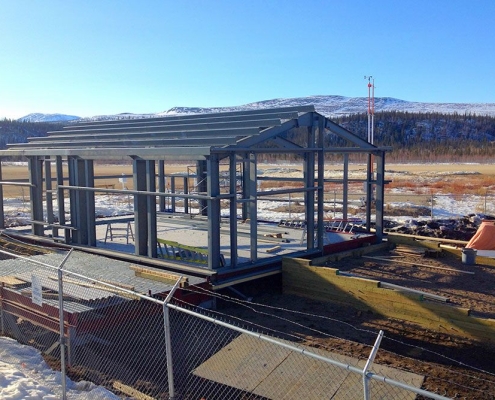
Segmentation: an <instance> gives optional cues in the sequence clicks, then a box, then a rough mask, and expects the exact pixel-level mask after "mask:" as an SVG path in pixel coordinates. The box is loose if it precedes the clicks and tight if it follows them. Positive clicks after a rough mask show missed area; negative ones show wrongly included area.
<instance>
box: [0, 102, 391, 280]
mask: <svg viewBox="0 0 495 400" xmlns="http://www.w3.org/2000/svg"><path fill="white" fill-rule="evenodd" d="M294 128H305V129H306V132H307V133H306V135H305V138H304V143H295V142H294V141H291V140H290V138H288V135H287V134H288V133H289V132H291V131H292V130H293V129H294ZM326 135H337V136H338V137H339V138H341V139H342V140H343V142H345V143H346V144H345V145H344V146H342V147H330V146H326V145H325V143H326V140H325V137H326ZM389 150H390V148H385V147H377V146H374V145H373V144H371V143H368V142H367V141H366V140H364V139H361V138H360V137H358V136H357V135H355V134H353V133H351V132H349V131H348V130H346V129H344V128H343V127H341V126H339V125H337V124H335V123H334V122H332V121H331V120H329V119H328V118H326V117H324V116H323V115H321V114H319V113H317V112H316V111H315V109H314V107H313V106H306V107H288V108H277V109H263V110H253V111H241V112H223V113H215V114H197V115H186V116H168V117H160V118H147V119H131V120H129V119H122V120H113V121H99V122H82V123H76V124H74V125H70V126H67V127H65V128H63V129H62V130H60V131H54V132H49V134H48V136H47V137H36V138H30V139H29V141H28V143H20V144H10V145H9V146H8V149H7V150H2V151H0V160H5V159H6V158H8V157H11V156H16V157H19V156H24V157H26V158H27V160H28V167H29V184H27V186H28V187H29V190H30V206H31V233H32V234H33V235H35V236H39V237H43V236H46V235H45V229H47V228H48V229H49V228H51V229H52V235H53V237H55V236H57V235H58V231H59V230H63V231H64V241H65V243H67V244H72V245H83V246H96V245H97V240H96V230H95V226H96V224H95V218H88V216H91V215H95V192H107V193H125V194H130V195H132V196H133V197H134V220H135V255H137V256H145V257H150V258H156V257H157V206H156V204H157V201H156V200H157V198H158V199H159V201H158V203H159V210H160V211H161V210H163V209H164V200H165V199H166V198H169V199H171V201H174V200H175V199H176V198H181V199H186V203H185V204H186V212H187V204H188V203H187V200H195V201H198V202H199V203H200V204H201V205H202V207H201V208H202V212H203V214H204V215H206V216H207V226H208V264H207V268H208V269H209V270H219V269H222V268H224V269H225V268H227V269H234V268H238V267H242V265H239V262H238V258H237V243H238V238H237V224H238V218H237V208H238V205H239V207H241V209H242V218H243V220H245V221H249V223H248V224H249V230H250V254H251V259H250V262H249V266H250V267H252V266H256V265H258V264H259V263H260V260H258V257H257V247H258V239H257V236H258V235H257V229H258V228H257V220H258V216H257V201H258V198H259V197H260V196H262V195H266V194H267V192H263V191H262V190H259V189H258V187H257V182H258V179H260V178H261V177H259V176H258V173H257V158H258V155H260V154H263V153H285V154H291V155H295V156H297V157H299V158H300V159H301V162H302V166H303V178H302V179H293V181H298V184H299V185H301V186H300V187H298V188H292V189H280V190H275V191H270V192H269V194H270V195H274V194H289V193H304V205H305V215H306V224H307V246H306V252H305V253H307V254H318V253H320V254H321V253H322V252H323V240H322V237H323V234H324V225H323V219H324V215H323V200H324V184H325V182H329V181H332V182H335V180H325V178H324V169H325V154H327V153H337V154H342V155H343V160H344V161H343V163H344V177H343V179H342V180H341V181H340V183H342V187H343V199H344V218H346V217H347V208H346V205H347V198H348V164H349V155H350V154H357V153H362V154H365V155H367V159H368V168H367V175H366V176H367V178H366V179H365V180H364V181H365V182H366V183H365V185H366V187H367V188H368V190H367V192H366V193H367V199H366V215H367V224H366V227H367V229H368V231H369V230H370V216H371V203H372V201H371V200H372V198H371V196H372V194H371V193H372V190H371V188H372V185H375V187H376V191H375V196H376V199H375V200H376V201H375V207H376V237H377V241H381V239H382V233H383V196H384V184H385V180H384V172H385V153H386V151H389ZM122 158H128V159H131V160H132V164H133V183H134V189H133V190H131V191H129V190H125V191H124V190H118V189H101V188H97V187H95V176H94V161H95V160H110V159H122ZM373 159H374V161H372V160H373ZM177 160H184V161H186V160H187V161H194V162H195V163H196V176H197V177H198V180H199V184H198V191H197V192H195V193H187V192H185V193H180V194H179V193H175V191H174V190H172V192H171V193H169V192H166V191H165V190H164V189H165V187H164V178H165V172H164V167H165V164H166V162H168V161H177ZM52 163H55V166H56V168H55V170H56V177H55V178H52V176H51V165H52ZM63 163H67V164H68V177H66V176H64V174H63V168H62V165H63ZM221 163H222V164H228V166H229V167H228V174H229V182H230V183H229V187H228V190H227V192H226V193H222V191H221V190H220V179H221V178H220V164H221ZM375 163H376V171H373V170H372V169H373V165H374V164H375ZM237 165H242V172H241V173H240V174H239V173H238V172H237ZM43 171H44V172H43ZM1 172H2V171H1V163H0V194H2V193H1V191H2V186H3V185H9V184H14V183H13V182H7V181H3V180H2V178H1ZM375 173H376V174H375ZM184 179H187V178H184ZM52 180H53V181H54V182H55V183H56V185H55V189H52ZM239 180H240V181H241V188H242V189H241V191H240V192H239V190H238V187H237V185H236V183H237V182H238V181H239ZM272 180H275V181H276V180H279V181H284V178H272ZM285 180H287V178H285ZM157 181H158V185H157ZM43 183H45V184H44V185H43ZM157 186H158V187H157ZM54 193H55V194H56V196H53V194H54ZM66 196H68V198H69V202H70V210H69V214H70V220H69V221H66V219H65V215H66V214H65V207H64V197H66ZM54 197H55V198H56V201H57V205H58V221H57V222H56V223H55V222H54V219H53V211H52V210H53V198H54ZM44 198H45V199H46V204H47V205H46V214H44V209H43V199H44ZM0 201H1V204H0V218H1V219H0V224H1V226H0V228H5V227H4V226H3V225H4V219H3V214H4V207H3V198H2V200H0ZM222 201H223V202H228V203H229V210H230V217H229V227H230V253H231V260H230V264H229V265H228V266H225V265H223V263H222V260H221V253H220V218H221V215H220V211H221V202H222ZM308 216H311V217H308ZM312 216H315V218H313V217H312Z"/></svg>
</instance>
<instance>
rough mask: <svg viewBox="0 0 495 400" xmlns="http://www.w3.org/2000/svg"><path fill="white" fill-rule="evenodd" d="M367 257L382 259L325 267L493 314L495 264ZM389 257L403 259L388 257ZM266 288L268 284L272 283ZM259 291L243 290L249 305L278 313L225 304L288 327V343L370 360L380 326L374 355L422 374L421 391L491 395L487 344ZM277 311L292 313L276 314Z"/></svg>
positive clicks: (494, 356) (494, 386)
mask: <svg viewBox="0 0 495 400" xmlns="http://www.w3.org/2000/svg"><path fill="white" fill-rule="evenodd" d="M367 256H370V257H377V258H383V259H387V261H384V260H380V259H373V258H364V257H348V258H343V259H341V260H340V261H336V262H331V263H329V264H331V265H328V266H331V267H332V268H338V269H339V270H340V271H344V272H347V273H352V274H353V275H358V276H362V277H367V278H372V279H376V280H379V281H381V282H388V283H392V284H396V285H400V286H405V287H407V288H410V289H416V290H421V291H424V292H428V293H431V294H434V295H439V296H444V297H447V298H448V299H449V302H451V303H452V304H453V305H456V306H460V307H465V308H469V309H471V310H472V314H473V315H476V316H479V317H484V318H495V290H494V288H495V267H491V266H483V265H466V264H464V263H463V262H462V260H461V257H458V256H455V255H452V254H449V253H447V252H442V253H441V254H435V256H433V257H425V256H424V255H423V254H421V252H418V254H417V253H415V252H414V251H413V252H411V253H410V254H408V253H402V252H397V251H396V250H383V251H380V252H378V253H371V254H367ZM394 258H396V259H397V260H400V261H403V262H404V263H399V262H396V261H395V262H394V261H393V259H394ZM407 263H409V264H407ZM415 265H416V266H415ZM420 265H430V266H431V267H436V268H428V267H423V266H420ZM454 270H459V271H468V272H474V274H464V273H459V272H455V271H454ZM269 285H270V287H271V288H273V287H274V283H273V282H272V283H271V284H269ZM260 289H261V288H260V287H259V286H258V287H257V290H256V291H254V289H253V288H252V287H249V286H247V285H246V286H245V287H244V288H243V290H244V293H245V295H248V296H252V301H253V302H256V303H261V304H266V305H269V306H270V307H274V308H275V309H277V312H276V315H277V317H276V318H274V317H273V315H271V314H272V313H271V314H270V315H266V314H263V313H260V312H256V311H253V310H252V309H251V308H249V307H239V306H234V305H232V304H231V303H226V304H225V310H224V311H227V312H228V313H231V314H233V315H235V316H237V317H240V318H242V319H246V320H252V321H254V322H255V323H256V324H259V325H261V326H265V327H269V328H270V329H273V330H275V331H277V332H287V335H288V337H289V336H290V338H291V339H292V340H294V336H298V337H300V340H301V341H302V342H303V343H304V344H308V345H312V346H317V347H321V348H324V349H326V350H331V351H334V352H335V351H337V352H340V353H342V354H345V355H351V356H353V357H357V358H367V357H368V355H369V352H370V348H369V345H372V344H373V342H374V340H375V338H376V334H377V332H378V331H379V330H383V331H384V332H385V338H384V340H383V341H382V343H381V347H380V351H379V352H378V356H377V358H376V362H377V363H379V364H384V365H388V366H393V367H396V368H400V369H403V370H406V371H410V372H414V373H417V374H421V375H424V376H425V381H424V384H423V389H425V390H430V391H433V392H435V393H438V394H441V395H444V396H447V397H451V398H462V399H494V398H495V363H494V360H495V344H494V343H493V342H491V343H489V342H482V341H476V340H472V339H467V338H463V337H460V336H456V335H452V334H445V333H438V332H435V331H433V330H428V329H424V328H421V327H419V326H417V325H415V324H412V323H408V322H404V321H401V320H394V319H391V318H385V317H382V316H380V315H378V314H375V313H372V312H362V311H359V310H356V309H354V308H352V307H350V306H347V305H343V304H339V303H324V302H319V301H315V300H311V299H307V298H303V297H300V296H295V295H286V294H282V293H281V292H282V290H280V293H278V294H276V293H274V292H273V291H272V292H271V293H270V292H268V291H261V290H260ZM278 308H280V310H282V309H287V310H293V311H296V313H293V312H291V313H289V312H284V311H280V310H278ZM312 315H315V317H312ZM316 316H326V317H329V318H328V319H323V318H321V317H316ZM288 321H294V322H295V323H292V322H288ZM360 343H365V344H366V345H363V344H360Z"/></svg>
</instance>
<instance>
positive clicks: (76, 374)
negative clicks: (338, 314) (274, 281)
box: [0, 256, 486, 400]
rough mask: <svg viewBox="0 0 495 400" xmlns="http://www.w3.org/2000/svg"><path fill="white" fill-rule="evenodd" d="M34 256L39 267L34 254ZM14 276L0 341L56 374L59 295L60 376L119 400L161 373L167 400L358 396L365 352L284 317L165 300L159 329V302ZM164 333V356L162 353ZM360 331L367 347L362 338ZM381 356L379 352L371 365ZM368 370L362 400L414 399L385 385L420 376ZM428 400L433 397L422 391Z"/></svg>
mask: <svg viewBox="0 0 495 400" xmlns="http://www.w3.org/2000/svg"><path fill="white" fill-rule="evenodd" d="M40 259H43V260H46V258H45V257H44V256H43V257H39V258H38V260H40ZM75 259H76V260H77V257H75ZM54 260H55V259H54ZM56 260H57V262H58V261H59V260H60V257H59V258H56ZM57 262H54V263H53V264H57ZM15 270H16V271H18V272H17V273H16V275H17V277H16V279H17V280H15V281H14V280H12V281H11V283H10V284H9V285H5V284H4V285H2V291H1V298H0V299H1V302H0V304H1V322H2V324H1V327H2V334H3V335H5V336H10V337H13V338H15V339H17V340H18V341H19V342H21V343H24V344H29V345H31V346H33V347H36V348H37V349H39V350H40V351H41V352H42V353H43V354H44V357H45V359H47V360H49V363H50V365H51V366H52V367H54V368H60V354H61V352H60V336H59V320H58V315H59V309H58V306H59V296H62V300H63V311H64V339H63V342H64V343H65V344H66V346H67V351H66V364H67V371H66V372H67V374H68V375H69V377H70V378H71V379H72V380H74V381H80V380H86V381H91V382H94V383H96V384H98V385H101V386H104V387H106V388H108V389H109V390H111V391H113V392H114V393H117V394H118V395H119V396H121V397H123V398H132V397H134V398H145V399H151V398H154V399H168V398H170V394H171V393H170V390H171V387H169V381H168V375H169V372H170V373H171V376H172V377H173V383H174V388H175V397H174V398H175V399H202V398H204V399H244V400H246V399H268V398H269V399H300V398H307V399H321V398H328V397H332V398H343V399H354V398H356V399H357V398H359V399H362V398H363V390H364V387H363V376H362V374H361V373H360V371H361V370H362V369H363V368H364V364H365V363H366V357H367V354H369V349H370V348H371V346H369V345H366V344H365V343H357V346H358V347H359V346H360V347H361V348H362V351H361V352H362V354H366V356H365V357H364V358H363V357H361V358H359V357H355V356H353V355H344V354H339V353H338V351H339V349H337V348H332V347H328V346H324V345H322V344H321V342H320V343H319V344H318V342H315V343H314V344H316V346H314V345H311V343H310V342H309V341H307V340H304V338H303V337H302V336H300V335H295V334H293V333H291V331H292V329H293V327H294V326H297V324H299V328H300V327H301V326H300V322H298V323H296V325H293V324H292V323H291V321H290V318H291V311H290V310H282V309H279V308H275V307H272V308H267V307H260V305H256V304H253V303H250V302H249V304H244V307H248V308H250V309H252V310H254V311H255V314H256V315H257V316H258V317H259V316H260V315H264V316H265V317H267V318H277V319H278V320H280V324H281V325H279V326H281V327H283V328H282V329H283V330H284V331H283V332H282V331H277V330H274V329H269V328H265V327H264V326H263V325H255V324H253V323H250V322H249V321H247V320H243V319H242V318H237V319H234V318H233V317H232V316H228V315H226V314H222V313H221V312H219V311H218V310H205V309H201V308H198V307H195V306H193V305H190V304H186V303H183V302H181V301H179V300H173V303H172V304H171V305H170V307H167V308H166V309H168V313H169V323H170V325H169V326H166V322H165V321H166V319H165V318H164V314H163V310H164V308H163V303H162V302H161V301H159V300H157V299H156V298H153V297H149V296H143V295H142V294H139V293H137V292H135V291H132V290H130V289H129V288H124V287H119V286H116V285H114V284H109V283H107V282H103V281H99V280H95V279H94V277H92V278H88V277H85V276H83V275H81V274H80V271H79V270H78V273H74V272H73V271H69V270H67V269H64V270H63V274H62V286H63V290H62V292H59V282H58V280H57V272H58V271H57V268H56V267H55V266H54V267H50V266H49V265H45V266H41V265H37V266H36V267H34V268H31V270H30V272H29V273H27V272H22V271H21V268H20V266H19V265H15ZM33 275H35V276H36V277H37V278H38V279H39V281H40V285H41V287H42V299H43V303H42V305H37V304H34V303H33V298H32V294H33V290H34V288H33V285H32V283H31V282H32V276H33ZM21 278H22V279H21ZM209 294H210V295H211V296H212V297H214V296H219V295H218V294H215V293H213V292H211V293H209ZM222 301H224V300H222ZM239 304H240V302H237V303H235V305H236V306H238V305H239ZM299 313H301V312H299ZM315 318H317V316H316V315H313V314H305V316H304V318H303V320H306V323H307V325H311V326H312V328H309V327H308V330H310V333H309V334H311V335H320V336H321V335H323V336H324V332H323V331H322V329H323V328H320V327H319V323H318V320H317V319H315ZM320 318H326V319H328V317H320ZM299 321H301V319H300V320H299ZM336 322H338V321H335V323H336ZM340 322H342V324H343V326H346V325H347V326H348V325H350V324H349V323H347V322H343V321H340ZM320 323H321V322H320ZM168 332H169V333H170V339H171V348H172V351H171V352H170V354H167V351H166V335H167V333H168ZM358 333H361V332H358ZM364 333H365V334H366V336H365V337H366V338H367V339H366V342H368V339H369V337H372V332H371V331H369V332H368V331H367V332H364ZM364 333H363V334H364ZM309 334H308V335H309ZM368 336H369V337H368ZM370 342H372V341H370ZM382 352H384V350H382V349H380V350H379V352H378V356H377V360H378V358H380V353H382ZM167 356H168V357H169V360H171V361H172V363H171V365H172V368H171V371H169V370H167ZM172 370H173V371H172ZM369 372H370V373H372V374H374V375H375V376H380V377H383V379H381V380H374V379H371V380H369V381H368V387H369V394H370V396H369V398H370V399H382V398H397V399H409V398H415V397H416V394H415V393H414V392H413V391H411V390H408V389H407V388H406V389H404V388H399V387H396V386H393V385H391V384H390V383H389V382H387V380H389V381H390V380H395V381H399V382H402V383H403V384H404V385H406V386H407V385H410V386H414V387H421V385H422V381H417V380H416V379H420V380H421V379H423V376H419V377H418V376H417V375H415V374H410V376H409V375H407V373H405V372H407V371H404V370H400V369H392V368H388V367H387V366H385V365H382V364H380V363H374V364H372V365H371V367H370V369H369ZM449 379H453V380H455V377H453V378H452V377H449ZM484 383H486V382H484ZM425 397H428V396H425ZM431 398H438V396H436V395H435V394H434V393H432V396H431Z"/></svg>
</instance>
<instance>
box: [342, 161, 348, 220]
mask: <svg viewBox="0 0 495 400" xmlns="http://www.w3.org/2000/svg"><path fill="white" fill-rule="evenodd" d="M342 182H343V183H342V219H344V220H346V219H347V217H348V214H349V211H348V210H349V154H348V153H345V154H344V176H343V177H342Z"/></svg>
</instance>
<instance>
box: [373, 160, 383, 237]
mask: <svg viewBox="0 0 495 400" xmlns="http://www.w3.org/2000/svg"><path fill="white" fill-rule="evenodd" d="M384 206H385V152H380V153H379V154H378V155H376V202H375V207H376V236H377V239H378V241H379V242H381V241H382V239H383V208H384Z"/></svg>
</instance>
